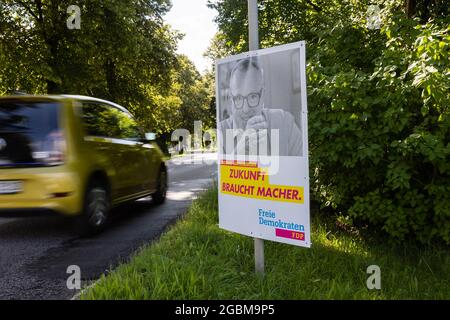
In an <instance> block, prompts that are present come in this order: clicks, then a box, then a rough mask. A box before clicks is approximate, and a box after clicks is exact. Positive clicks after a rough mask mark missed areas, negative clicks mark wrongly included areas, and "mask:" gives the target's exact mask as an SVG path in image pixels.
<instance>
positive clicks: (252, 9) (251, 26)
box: [248, 0, 264, 275]
mask: <svg viewBox="0 0 450 320" xmlns="http://www.w3.org/2000/svg"><path fill="white" fill-rule="evenodd" d="M248 36H249V37H248V38H249V39H248V44H249V49H250V51H252V50H258V49H259V35H258V0H248ZM254 242H255V271H256V273H258V274H261V275H263V274H264V240H263V239H258V238H254Z"/></svg>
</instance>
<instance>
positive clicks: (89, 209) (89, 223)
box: [80, 183, 110, 234]
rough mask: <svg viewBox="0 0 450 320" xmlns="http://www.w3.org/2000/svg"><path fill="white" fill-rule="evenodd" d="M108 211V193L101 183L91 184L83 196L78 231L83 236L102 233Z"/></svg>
mask: <svg viewBox="0 0 450 320" xmlns="http://www.w3.org/2000/svg"><path fill="white" fill-rule="evenodd" d="M109 210H110V202H109V196H108V191H107V189H106V187H105V186H104V185H102V184H101V183H92V184H91V185H90V186H89V187H88V189H87V191H86V195H85V201H84V209H83V214H82V216H81V217H80V218H81V226H80V229H81V230H80V231H81V233H83V234H95V233H98V232H100V231H102V230H103V229H104V228H105V226H106V224H107V222H108V215H109Z"/></svg>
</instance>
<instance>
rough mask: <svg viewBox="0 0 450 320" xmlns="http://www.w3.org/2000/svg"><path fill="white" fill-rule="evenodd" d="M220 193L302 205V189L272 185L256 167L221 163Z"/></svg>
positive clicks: (265, 172)
mask: <svg viewBox="0 0 450 320" xmlns="http://www.w3.org/2000/svg"><path fill="white" fill-rule="evenodd" d="M220 192H221V193H223V194H229V195H233V196H239V197H245V198H253V199H262V200H272V201H281V202H293V203H304V188H303V187H296V186H281V185H272V184H270V181H269V176H268V175H267V170H266V169H264V168H258V167H257V166H256V165H255V166H252V165H248V164H242V165H241V164H227V163H221V165H220Z"/></svg>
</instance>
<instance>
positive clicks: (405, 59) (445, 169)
mask: <svg viewBox="0 0 450 320" xmlns="http://www.w3.org/2000/svg"><path fill="white" fill-rule="evenodd" d="M210 2H211V4H210V6H211V7H213V8H215V9H217V10H218V12H219V16H218V17H217V22H218V24H219V29H220V32H221V33H222V38H224V39H223V40H222V43H224V44H225V45H226V47H227V50H228V51H229V52H241V51H244V50H246V48H247V44H246V43H247V36H246V33H247V30H246V23H247V20H246V9H245V8H244V4H242V3H241V4H239V3H238V2H239V1H237V2H236V3H235V2H233V1H219V0H217V1H210ZM258 3H259V6H260V28H261V29H260V38H261V45H262V47H267V46H271V45H276V44H282V43H288V42H293V41H298V40H306V41H307V45H308V49H307V63H308V66H307V76H308V94H309V96H308V107H309V136H310V138H309V143H310V146H309V147H310V161H311V168H312V172H311V177H312V179H311V182H312V183H311V187H312V189H313V194H312V195H313V197H314V198H315V199H318V200H320V201H321V203H322V205H323V206H326V207H328V206H329V207H332V208H333V209H334V211H335V212H337V214H338V216H340V217H341V219H345V220H346V221H352V222H353V223H355V224H356V225H362V224H366V223H369V226H370V227H371V229H372V230H377V229H382V230H384V231H385V232H386V233H387V234H389V235H390V236H392V238H394V239H398V240H403V239H407V238H411V237H414V238H417V239H418V240H419V241H421V242H430V241H435V240H436V241H443V242H445V243H450V179H449V178H450V177H449V176H450V153H449V152H450V127H449V126H450V119H449V117H450V111H449V105H450V101H449V99H450V95H449V92H450V90H449V89H450V88H449V86H450V59H449V45H450V35H449V32H450V28H449V22H450V19H449V17H448V8H447V5H446V4H445V1H440V0H438V1H430V2H428V4H427V5H425V4H420V5H416V8H413V9H414V10H415V11H414V12H415V14H411V15H410V16H412V17H414V16H416V18H408V17H407V14H406V11H407V10H406V8H405V7H404V4H405V3H404V2H403V1H400V0H386V1H378V4H380V7H381V8H382V10H381V13H380V19H381V29H379V30H371V29H368V28H367V26H366V23H367V17H366V11H367V7H368V5H369V4H372V3H373V1H371V2H369V1H351V0H348V1H347V0H333V1H332V4H328V2H327V5H322V4H323V3H322V2H321V1H304V0H286V1H281V0H261V1H258ZM286 8H287V9H286ZM408 14H409V13H408ZM216 51H217V50H216ZM342 217H344V218H342Z"/></svg>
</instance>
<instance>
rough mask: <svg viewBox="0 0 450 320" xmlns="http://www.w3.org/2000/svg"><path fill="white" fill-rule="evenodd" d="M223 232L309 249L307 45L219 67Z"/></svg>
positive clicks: (252, 54) (219, 62) (241, 58)
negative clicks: (224, 230)
mask: <svg viewBox="0 0 450 320" xmlns="http://www.w3.org/2000/svg"><path fill="white" fill-rule="evenodd" d="M216 97H217V99H216V103H217V135H218V153H219V161H218V188H219V226H220V227H221V228H223V229H226V230H229V231H233V232H237V233H240V234H243V235H247V236H251V237H254V238H260V239H265V240H271V241H277V242H282V243H288V244H292V245H297V246H302V247H310V246H311V238H310V210H309V163H308V128H307V125H308V119H307V115H308V111H307V101H306V76H305V43H304V42H303V41H301V42H296V43H292V44H288V45H283V46H277V47H272V48H267V49H261V50H256V51H250V52H247V53H243V54H239V55H235V56H230V57H227V58H223V59H220V60H217V61H216Z"/></svg>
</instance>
